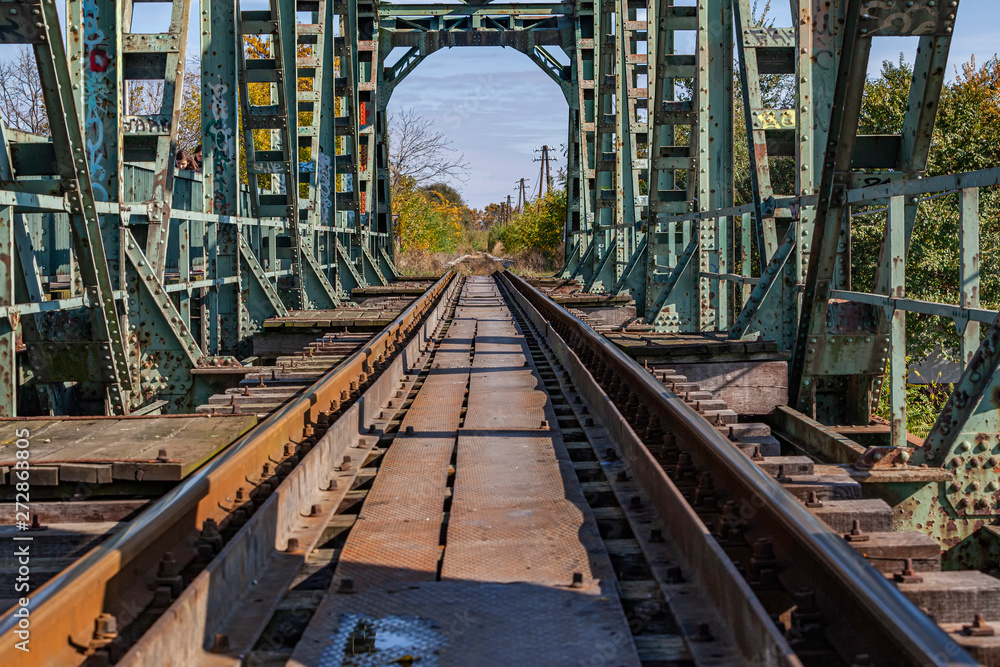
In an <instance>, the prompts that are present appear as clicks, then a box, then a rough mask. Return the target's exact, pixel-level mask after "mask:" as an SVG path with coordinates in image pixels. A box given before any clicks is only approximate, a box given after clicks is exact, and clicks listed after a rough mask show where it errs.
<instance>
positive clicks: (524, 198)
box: [514, 178, 528, 213]
mask: <svg viewBox="0 0 1000 667" xmlns="http://www.w3.org/2000/svg"><path fill="white" fill-rule="evenodd" d="M524 181H525V179H523V178H519V179H518V180H516V181H514V183H516V184H517V185H518V190H517V209H516V211H517V212H518V213H520V212H521V211H522V210H524V208H523V207H524V205H525V204H527V203H528V194H527V192H526V191H525V189H524Z"/></svg>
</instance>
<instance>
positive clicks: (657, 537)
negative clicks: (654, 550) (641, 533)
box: [649, 528, 663, 543]
mask: <svg viewBox="0 0 1000 667" xmlns="http://www.w3.org/2000/svg"><path fill="white" fill-rule="evenodd" d="M649 541H650V542H657V543H658V542H662V541H663V531H662V530H660V529H659V528H653V529H652V530H651V531H649Z"/></svg>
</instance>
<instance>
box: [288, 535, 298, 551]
mask: <svg viewBox="0 0 1000 667" xmlns="http://www.w3.org/2000/svg"><path fill="white" fill-rule="evenodd" d="M299 551H300V549H299V540H298V538H295V537H289V538H288V546H286V547H285V553H290V554H294V553H298V552H299Z"/></svg>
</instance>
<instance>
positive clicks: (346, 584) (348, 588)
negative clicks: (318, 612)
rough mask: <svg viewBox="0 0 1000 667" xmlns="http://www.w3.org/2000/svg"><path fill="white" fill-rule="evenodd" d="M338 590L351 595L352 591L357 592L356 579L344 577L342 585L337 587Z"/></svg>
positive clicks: (341, 581)
mask: <svg viewBox="0 0 1000 667" xmlns="http://www.w3.org/2000/svg"><path fill="white" fill-rule="evenodd" d="M337 592H338V593H342V594H346V595H350V594H351V593H357V590H356V589H355V588H354V579H352V578H350V577H344V578H343V579H341V580H340V586H338V588H337Z"/></svg>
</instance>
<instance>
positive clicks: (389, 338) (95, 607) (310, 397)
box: [0, 272, 453, 666]
mask: <svg viewBox="0 0 1000 667" xmlns="http://www.w3.org/2000/svg"><path fill="white" fill-rule="evenodd" d="M452 278H453V274H452V273H450V272H449V273H448V274H446V275H445V276H444V277H442V278H441V279H440V280H438V281H437V282H436V283H435V284H434V286H433V287H432V288H431V289H430V290H428V292H427V293H426V294H425V295H424V296H423V297H421V298H420V299H418V300H416V301H414V302H413V303H412V304H411V305H410V306H409V307H408V308H407V309H406V310H404V311H403V312H402V313H400V315H399V316H398V317H397V318H396V319H395V320H394V321H393V322H392V324H390V325H389V326H388V327H386V328H385V329H384V330H383V331H382V332H381V333H380V334H378V335H377V336H375V337H374V338H373V339H372V340H371V341H370V342H369V343H368V344H367V345H366V346H365V347H364V348H362V349H361V350H359V351H357V352H355V353H354V354H352V355H351V356H350V357H349V358H347V359H346V360H345V361H344V362H343V363H341V364H340V365H339V366H337V367H336V368H334V369H333V370H331V371H330V372H329V373H327V374H326V375H324V376H323V378H322V379H321V380H320V381H319V382H317V383H316V384H315V385H314V386H313V387H311V388H310V389H309V390H308V391H306V392H304V393H303V394H301V395H300V396H298V397H297V398H296V399H294V400H293V401H291V402H290V403H288V404H287V405H285V406H284V407H283V408H281V409H280V410H278V411H276V412H275V413H273V414H272V415H271V416H269V417H268V418H267V419H266V420H264V422H262V423H261V424H260V425H259V426H258V427H257V428H255V429H254V430H252V431H251V432H250V433H249V434H247V435H246V436H244V437H243V438H241V439H240V440H239V441H238V442H236V443H235V444H234V445H232V446H231V447H230V448H229V449H227V450H226V452H224V453H223V454H222V455H220V456H219V457H218V458H217V459H215V460H214V461H212V462H210V463H209V464H207V465H206V466H205V467H204V468H203V469H202V470H200V471H199V472H198V473H196V474H194V475H193V476H191V477H190V478H189V479H187V480H186V481H185V482H183V483H182V484H180V485H179V486H178V487H177V488H175V489H174V490H173V491H171V492H170V493H168V494H167V495H166V496H164V497H163V498H161V499H160V500H159V501H157V502H156V503H155V504H153V505H152V506H151V507H150V508H149V509H148V510H147V511H146V512H144V513H143V514H142V515H141V516H140V517H138V518H136V519H135V520H133V521H132V522H131V523H130V525H129V526H128V528H127V529H126V530H124V531H122V532H121V533H119V534H117V535H115V536H114V537H112V538H111V539H109V540H108V541H107V542H105V543H104V544H102V545H100V546H99V547H97V548H95V549H94V550H92V551H91V552H90V553H88V554H87V555H86V556H84V557H83V558H81V559H80V560H79V561H77V562H76V563H75V564H74V565H73V566H71V567H70V568H69V569H67V570H66V571H64V572H62V573H61V574H60V575H59V576H57V577H55V578H53V579H52V580H50V581H49V582H48V583H47V584H46V585H45V586H43V587H42V588H40V589H39V590H38V591H37V592H36V593H34V594H33V595H32V596H31V623H32V625H33V626H34V627H36V628H45V632H46V633H49V634H48V637H49V639H48V640H46V641H35V642H33V643H32V645H31V649H32V650H31V652H30V653H26V654H25V655H24V656H19V657H21V658H22V659H23V662H22V663H21V664H24V665H26V666H32V665H54V664H58V665H78V664H83V663H84V662H85V661H86V660H87V658H88V656H89V655H90V654H93V653H94V652H95V651H96V650H100V649H102V648H103V647H105V646H108V645H109V644H111V643H112V640H113V639H114V638H115V637H117V629H118V628H121V627H124V626H127V625H129V623H130V622H131V621H133V620H135V619H136V618H137V617H138V616H139V615H140V614H141V613H143V612H144V610H146V608H147V607H148V606H149V605H150V603H151V602H152V601H153V599H154V594H155V593H156V588H157V586H156V585H155V583H156V579H155V577H156V576H157V572H158V567H159V563H160V561H161V560H162V559H163V557H164V555H165V554H166V553H167V552H170V553H171V554H172V556H173V558H174V560H176V562H177V563H179V564H184V563H188V562H190V561H192V560H193V559H194V558H195V557H196V556H198V553H199V552H198V548H199V546H203V545H205V544H208V545H209V546H211V545H212V543H213V540H216V537H215V536H216V535H217V534H218V533H217V532H215V531H213V530H212V528H211V526H210V525H209V524H212V523H213V522H214V523H215V525H219V524H221V523H222V522H223V520H224V519H225V518H226V516H227V514H228V511H227V508H229V509H232V508H233V505H234V503H233V499H234V498H235V497H236V491H237V489H239V488H241V487H244V488H246V487H248V486H253V484H252V483H250V480H253V479H255V478H258V479H259V481H260V482H264V481H265V480H264V479H263V478H262V477H263V476H262V475H261V471H262V469H265V468H264V466H265V464H267V465H270V466H273V465H274V464H275V463H282V462H283V459H285V458H287V456H286V455H284V454H283V449H284V448H285V447H286V444H288V443H293V444H296V443H302V442H303V441H305V440H307V439H308V438H309V437H310V434H311V433H312V432H313V429H315V428H316V427H318V426H320V425H322V424H325V422H326V421H327V417H328V415H329V414H330V413H331V412H335V411H336V410H337V409H338V407H339V406H340V403H341V400H342V397H343V394H342V392H344V391H349V390H354V389H357V387H358V385H359V383H363V382H364V381H365V378H366V376H367V375H369V374H371V373H373V372H374V367H375V366H376V364H379V363H380V361H384V360H385V359H387V358H388V357H389V356H390V355H393V354H398V353H399V352H400V349H401V344H402V343H403V342H404V341H405V340H407V339H408V338H409V337H410V336H411V335H413V334H414V333H415V331H416V330H417V326H418V325H419V323H420V322H422V321H423V320H424V317H425V315H427V314H428V313H429V312H430V311H431V309H432V308H433V307H434V304H435V303H437V302H438V298H439V297H440V296H441V295H442V293H443V292H444V291H445V289H446V288H447V287H448V285H449V283H451V282H452ZM425 336H426V332H424V334H423V336H417V343H418V347H423V344H424V340H423V337H425ZM403 354H404V356H405V354H406V353H403ZM352 385H353V386H352ZM357 405H358V407H359V410H360V411H361V412H362V416H364V417H365V418H369V417H370V416H371V412H372V411H373V410H375V409H377V407H378V406H377V405H375V404H372V403H369V402H367V401H365V400H364V398H361V399H359V402H358V404H357ZM334 406H338V407H334ZM366 423H367V422H366ZM315 451H317V452H319V451H321V450H315ZM314 458H316V459H318V458H319V457H314ZM301 477H302V475H301V474H299V475H297V476H296V478H295V479H300V480H301ZM286 479H287V478H286ZM291 484H294V482H292V483H291ZM277 503H278V501H277V500H275V501H273V504H272V505H271V506H270V507H271V508H272V511H273V514H272V515H271V516H270V519H271V520H272V521H274V520H275V519H277V521H274V522H273V523H271V524H270V525H269V529H268V532H267V533H266V534H267V535H268V536H269V537H271V538H272V540H273V543H272V547H273V548H274V549H281V550H284V549H285V548H286V547H287V540H288V535H286V532H285V531H286V530H287V525H288V518H289V517H288V515H287V513H288V509H287V508H285V509H283V510H282V511H280V512H278V511H276V510H277V507H276V505H277ZM265 506H266V505H262V507H265ZM199 534H200V539H199ZM213 550H214V549H213ZM202 555H204V554H202ZM245 555H249V554H245ZM199 604H204V601H203V600H202V601H201V602H200V603H199ZM15 609H17V607H15ZM18 621H19V619H18V618H17V617H16V616H15V615H14V610H13V609H12V610H11V611H9V612H8V613H7V614H5V615H4V616H3V617H0V637H3V641H4V642H5V645H7V646H13V644H14V643H15V642H16V641H18V640H17V635H16V634H15V633H16V631H17V629H18ZM168 655H169V654H165V655H162V657H163V658H164V659H166V660H170V659H171V658H170V657H168ZM143 664H149V663H143Z"/></svg>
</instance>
